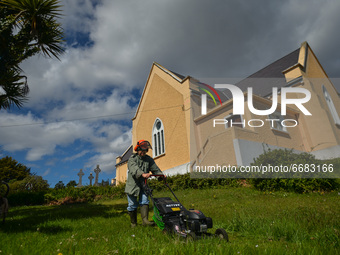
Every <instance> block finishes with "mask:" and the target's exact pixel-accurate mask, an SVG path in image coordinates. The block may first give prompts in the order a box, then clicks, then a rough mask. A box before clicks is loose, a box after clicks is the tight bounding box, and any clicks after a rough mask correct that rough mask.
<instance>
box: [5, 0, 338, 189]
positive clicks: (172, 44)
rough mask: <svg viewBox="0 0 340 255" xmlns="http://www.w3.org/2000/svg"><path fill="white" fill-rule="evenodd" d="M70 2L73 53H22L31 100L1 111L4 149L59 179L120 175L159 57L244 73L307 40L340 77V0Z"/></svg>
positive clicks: (183, 69) (168, 63)
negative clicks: (50, 55) (117, 164)
mask: <svg viewBox="0 0 340 255" xmlns="http://www.w3.org/2000/svg"><path fill="white" fill-rule="evenodd" d="M61 2H62V4H63V13H64V17H63V19H62V24H63V27H64V30H65V35H66V40H67V46H66V49H67V50H66V53H65V54H64V55H63V56H62V57H61V61H58V60H55V59H45V58H44V57H42V56H36V57H34V58H31V59H29V60H28V61H26V62H25V63H23V64H22V69H23V70H24V71H25V73H26V75H27V76H28V81H29V85H30V94H29V101H28V102H27V103H26V104H25V105H24V108H23V109H21V110H18V109H14V108H13V109H11V110H10V111H3V110H2V111H0V157H4V156H7V155H8V156H12V157H13V158H15V159H16V160H18V161H19V162H21V163H23V164H25V165H27V166H29V167H31V171H32V172H35V173H37V174H38V175H42V176H43V177H44V178H45V179H46V180H48V182H49V184H50V185H51V186H52V187H54V185H55V184H56V183H57V182H58V181H63V182H64V183H65V184H67V183H68V182H69V181H70V180H76V181H77V182H78V177H77V173H78V172H79V169H83V171H84V173H85V176H84V177H83V184H86V183H88V182H89V181H88V179H87V177H88V176H89V174H90V172H91V171H92V172H93V169H94V168H95V167H96V165H97V164H99V165H100V168H101V170H102V172H101V174H100V176H99V179H100V180H101V179H104V180H107V179H108V178H113V177H114V176H115V168H114V164H115V158H116V156H118V155H120V154H121V153H122V152H124V151H125V149H126V148H127V147H128V146H129V145H130V144H131V118H132V117H133V115H134V112H135V109H136V106H137V104H138V102H139V97H140V95H141V92H142V90H143V87H144V85H145V82H146V79H147V76H148V74H149V71H150V68H151V65H152V63H153V62H158V63H160V64H161V65H163V66H165V67H166V68H168V69H170V70H173V71H175V72H178V73H180V74H183V75H190V76H193V77H197V78H225V77H228V78H241V77H246V76H248V75H250V74H252V73H254V72H256V71H257V70H259V69H261V68H263V67H264V66H266V65H268V64H270V63H272V62H273V61H275V60H277V59H279V58H281V57H283V56H285V55H286V54H288V53H290V52H292V51H294V50H295V49H297V48H299V47H300V44H301V43H302V42H304V41H307V42H308V43H309V45H310V46H311V47H312V49H313V51H314V53H315V54H316V55H317V57H318V59H319V61H320V62H321V64H322V65H323V67H324V69H325V70H326V72H327V74H328V75H329V76H330V77H332V78H339V77H340V72H339V70H340V53H339V50H338V47H339V44H340V34H339V29H338V24H340V16H339V13H340V1H338V0H325V1H319V0H301V1H299V0H290V1H289V0H287V1H273V0H258V1H251V0H235V1H234V0H225V1H222V0H215V1H205V0H144V1H137V0H136V1H128V0H102V1H100V0H97V1H95V0H92V1H91V0H63V1H61ZM335 80H336V79H335ZM338 91H340V87H338Z"/></svg>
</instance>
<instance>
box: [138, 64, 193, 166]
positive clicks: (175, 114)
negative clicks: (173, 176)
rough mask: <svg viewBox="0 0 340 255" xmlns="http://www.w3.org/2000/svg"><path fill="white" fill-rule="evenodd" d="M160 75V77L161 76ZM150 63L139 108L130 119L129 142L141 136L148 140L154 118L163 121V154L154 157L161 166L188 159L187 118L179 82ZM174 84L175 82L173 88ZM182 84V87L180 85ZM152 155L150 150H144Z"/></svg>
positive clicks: (149, 139) (182, 88) (150, 138)
mask: <svg viewBox="0 0 340 255" xmlns="http://www.w3.org/2000/svg"><path fill="white" fill-rule="evenodd" d="M161 76H162V77H161ZM167 76H168V75H167V74H165V73H164V72H163V71H161V70H159V71H158V70H157V68H155V67H154V72H151V75H150V78H149V81H148V84H147V86H146V89H145V91H144V95H143V98H142V101H141V105H140V108H139V111H138V113H137V116H136V118H135V119H134V120H133V144H134V145H135V144H136V143H137V141H138V140H140V139H144V140H148V141H150V143H151V144H152V143H153V142H152V129H153V126H154V123H155V120H156V118H159V119H160V120H161V121H162V122H163V126H164V141H165V155H161V156H159V157H157V158H155V161H156V163H157V165H158V166H159V167H160V169H162V170H166V169H168V168H172V167H175V166H177V165H182V164H185V163H187V162H189V160H190V159H189V145H188V137H187V132H188V131H187V125H186V123H187V121H186V112H187V111H185V108H184V99H183V94H182V93H181V92H180V91H182V92H183V91H185V88H184V86H182V85H183V84H180V83H179V82H177V81H176V80H174V79H173V78H172V77H170V78H168V77H167ZM174 86H177V87H178V89H177V87H176V89H175V88H174ZM181 86H182V87H181ZM148 154H149V155H150V156H152V151H149V153H148Z"/></svg>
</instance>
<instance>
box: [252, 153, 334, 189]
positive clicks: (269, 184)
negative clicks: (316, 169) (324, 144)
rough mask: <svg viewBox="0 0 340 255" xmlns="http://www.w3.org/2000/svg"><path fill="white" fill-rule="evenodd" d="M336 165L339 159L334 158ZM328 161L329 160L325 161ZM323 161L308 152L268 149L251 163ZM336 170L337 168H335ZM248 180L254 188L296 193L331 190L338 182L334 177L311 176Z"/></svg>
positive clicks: (279, 163) (319, 162) (283, 163)
mask: <svg viewBox="0 0 340 255" xmlns="http://www.w3.org/2000/svg"><path fill="white" fill-rule="evenodd" d="M335 161H336V162H337V164H338V165H336V164H334V167H339V160H338V159H336V160H335ZM327 162H328V163H329V162H331V161H329V160H328V161H327ZM324 163H325V161H320V160H317V159H316V158H315V156H314V155H312V154H309V153H300V154H297V153H294V152H293V151H292V150H287V149H285V150H283V149H276V150H269V151H266V152H265V153H264V154H262V155H260V156H259V157H258V158H256V159H255V160H254V163H253V164H252V165H256V166H260V165H269V164H270V165H272V166H279V165H290V164H297V165H299V164H303V165H305V164H308V165H311V164H315V165H319V164H324ZM337 171H338V170H337ZM249 182H250V183H251V184H252V185H253V186H254V188H256V189H258V190H262V191H279V190H285V191H293V192H298V193H303V192H312V191H331V190H336V189H338V188H339V182H338V181H337V180H336V179H323V178H322V179H321V178H317V179H315V178H314V179H312V178H289V179H288V178H272V179H262V178H254V179H249Z"/></svg>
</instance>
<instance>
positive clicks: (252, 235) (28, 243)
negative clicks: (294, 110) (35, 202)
mask: <svg viewBox="0 0 340 255" xmlns="http://www.w3.org/2000/svg"><path fill="white" fill-rule="evenodd" d="M154 193H155V194H154V195H155V196H156V197H158V196H159V197H161V196H170V195H169V193H168V192H154ZM176 195H177V196H178V198H179V199H180V200H181V202H182V203H183V205H184V206H185V207H186V208H187V209H189V208H195V209H198V210H201V211H202V212H203V213H204V214H205V215H206V216H208V217H212V218H213V222H214V229H213V230H210V232H214V230H215V229H216V228H225V229H226V230H227V232H228V234H229V238H230V242H229V243H226V242H225V241H223V240H219V239H217V238H207V239H202V240H198V241H195V242H187V241H186V240H183V239H181V238H178V237H175V236H170V235H166V234H163V233H162V231H161V230H160V229H158V228H157V227H155V228H150V227H149V228H147V227H142V226H141V219H140V214H138V223H139V226H138V227H137V228H135V229H131V228H130V227H129V218H128V215H127V213H126V205H127V202H126V199H115V200H107V201H99V202H96V203H90V204H72V205H63V206H28V207H13V208H11V209H10V212H9V215H8V218H7V221H6V225H5V226H1V227H0V254H13V255H16V254H59V253H61V254H195V253H196V254H339V252H340V244H339V243H340V242H339V238H340V216H339V212H340V203H339V199H340V196H339V194H338V193H337V192H330V193H310V194H295V193H287V192H275V193H270V192H259V191H255V190H253V189H251V188H228V189H204V190H180V191H177V192H176ZM151 216H152V211H150V218H151Z"/></svg>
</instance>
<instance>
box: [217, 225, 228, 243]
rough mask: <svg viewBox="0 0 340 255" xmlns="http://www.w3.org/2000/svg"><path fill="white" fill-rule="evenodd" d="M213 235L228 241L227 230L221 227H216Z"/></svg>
mask: <svg viewBox="0 0 340 255" xmlns="http://www.w3.org/2000/svg"><path fill="white" fill-rule="evenodd" d="M215 236H216V237H218V238H220V239H223V240H226V241H227V242H228V241H229V238H228V234H227V231H225V230H224V229H223V228H218V229H216V231H215Z"/></svg>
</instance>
